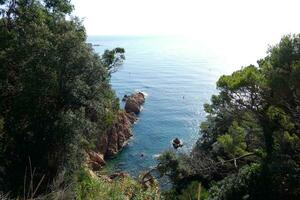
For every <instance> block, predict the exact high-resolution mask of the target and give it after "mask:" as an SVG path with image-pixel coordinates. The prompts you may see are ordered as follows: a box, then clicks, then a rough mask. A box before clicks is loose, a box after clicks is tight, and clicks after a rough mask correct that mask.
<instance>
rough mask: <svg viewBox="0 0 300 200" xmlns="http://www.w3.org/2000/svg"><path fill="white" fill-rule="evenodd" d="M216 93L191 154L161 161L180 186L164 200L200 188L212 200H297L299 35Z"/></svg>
mask: <svg viewBox="0 0 300 200" xmlns="http://www.w3.org/2000/svg"><path fill="white" fill-rule="evenodd" d="M217 88H218V89H219V91H220V92H219V94H218V95H213V96H212V98H211V103H210V104H205V106H204V108H205V111H206V113H207V117H206V120H205V121H204V122H203V123H202V124H201V132H200V135H201V136H200V139H199V140H198V142H197V144H196V146H195V147H194V149H193V151H192V152H191V154H190V155H177V154H174V153H173V152H166V153H164V154H163V155H162V156H161V157H160V159H159V161H160V164H159V166H158V169H159V170H160V172H161V173H162V175H167V176H168V177H169V178H170V180H171V181H172V182H173V184H174V187H173V189H172V190H171V191H169V192H168V193H166V195H168V196H169V198H170V199H181V198H179V196H180V195H182V194H184V193H185V191H186V190H188V189H190V186H191V184H194V183H195V182H198V183H201V185H202V187H203V188H204V189H206V190H207V191H208V196H207V197H206V199H297V198H299V196H300V181H299V180H300V171H299V169H300V157H299V153H300V139H299V137H300V132H299V130H300V115H299V113H300V110H299V109H300V35H288V36H284V37H283V38H282V39H281V41H280V43H279V44H277V45H275V46H273V47H271V48H270V49H269V50H268V55H267V56H266V57H265V58H264V59H261V60H259V61H258V67H256V66H253V65H250V66H247V67H243V68H242V69H240V70H238V71H236V72H234V73H232V74H231V75H224V76H221V77H220V79H219V80H218V82H217ZM185 188H186V189H185ZM193 193H194V194H195V193H197V190H196V189H195V190H194V192H193ZM190 199H197V198H194V197H193V196H191V198H190ZM202 199H203V198H202Z"/></svg>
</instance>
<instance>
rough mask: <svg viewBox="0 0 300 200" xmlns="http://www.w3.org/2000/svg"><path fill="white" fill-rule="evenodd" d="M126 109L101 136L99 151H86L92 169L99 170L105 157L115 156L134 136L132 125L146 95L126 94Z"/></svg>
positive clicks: (139, 93) (138, 93)
mask: <svg viewBox="0 0 300 200" xmlns="http://www.w3.org/2000/svg"><path fill="white" fill-rule="evenodd" d="M124 99H125V101H126V103H125V111H120V112H119V113H118V116H117V120H116V121H115V123H114V124H113V125H112V126H111V127H110V128H109V129H108V130H107V131H106V132H105V133H104V134H102V135H101V137H100V138H99V142H98V145H97V152H94V151H88V152H87V153H86V157H87V159H86V160H87V165H88V167H89V168H90V169H92V170H94V171H97V170H100V169H101V168H102V166H103V165H105V160H104V159H105V158H109V157H112V156H115V155H116V154H117V153H118V152H119V151H121V150H122V148H123V147H124V146H125V145H126V144H127V142H128V140H129V139H130V137H131V136H132V132H131V127H132V125H133V124H134V123H135V122H136V121H137V116H136V114H138V113H139V112H140V111H141V106H142V104H143V103H144V102H145V96H144V94H143V93H141V92H137V93H134V94H132V95H130V96H126V95H125V96H124V98H123V101H124Z"/></svg>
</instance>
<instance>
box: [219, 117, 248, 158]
mask: <svg viewBox="0 0 300 200" xmlns="http://www.w3.org/2000/svg"><path fill="white" fill-rule="evenodd" d="M217 141H218V143H219V144H220V145H221V147H223V148H224V150H225V152H226V153H228V154H229V155H230V156H231V157H236V156H241V155H243V154H245V153H246V142H245V130H244V129H243V128H242V127H240V126H239V125H238V123H237V122H235V121H234V122H233V123H232V125H231V126H230V127H229V129H228V133H226V134H225V135H222V136H219V137H218V138H217Z"/></svg>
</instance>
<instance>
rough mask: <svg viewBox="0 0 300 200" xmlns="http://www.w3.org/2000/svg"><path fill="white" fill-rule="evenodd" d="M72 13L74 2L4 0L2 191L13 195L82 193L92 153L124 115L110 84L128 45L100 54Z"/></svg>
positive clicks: (0, 41)
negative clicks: (81, 175)
mask: <svg viewBox="0 0 300 200" xmlns="http://www.w3.org/2000/svg"><path fill="white" fill-rule="evenodd" d="M72 10H73V6H72V5H71V4H70V1H69V0H2V1H0V63H1V64H0V65H1V67H0V160H1V162H0V191H1V192H3V193H5V194H6V193H9V196H11V197H14V196H19V197H20V198H21V197H22V198H24V199H26V198H29V197H30V198H32V197H36V196H38V195H39V194H42V193H45V192H46V193H49V195H50V196H51V195H52V194H57V195H58V196H56V197H55V198H57V197H59V194H58V193H61V194H62V193H64V192H63V191H65V190H66V191H71V193H72V195H73V198H75V197H74V195H75V194H76V195H78V196H81V194H79V193H78V191H83V190H78V189H77V190H76V191H77V193H74V190H75V189H76V188H78V187H79V186H77V185H78V184H79V185H80V184H82V181H81V182H80V181H78V174H79V172H80V171H82V170H84V169H83V166H84V161H85V159H86V152H88V151H89V150H93V151H97V150H99V139H100V138H101V136H102V135H105V134H109V133H110V132H111V129H112V128H113V126H116V125H115V123H116V122H117V121H118V120H119V118H120V117H119V114H120V111H119V100H118V99H117V98H116V96H115V94H114V91H113V90H112V89H111V86H110V83H109V81H110V76H111V73H113V72H115V71H116V70H117V68H118V66H119V65H120V64H122V61H123V60H124V49H122V48H116V49H113V50H106V51H105V52H104V54H103V55H102V56H99V55H97V54H96V53H95V52H94V51H93V49H92V46H91V45H90V44H87V43H86V33H85V29H84V27H83V26H82V24H81V22H80V20H79V19H78V18H76V17H73V16H72V15H71V12H72ZM122 119H123V118H122ZM123 120H127V119H123ZM128 120H130V119H128ZM128 120H127V121H128ZM132 123H133V122H132ZM128 124H129V123H128ZM128 126H129V125H128ZM127 128H130V127H127ZM126 131H128V130H126ZM123 132H124V131H123ZM127 135H130V133H128V134H127ZM121 139H122V140H121ZM121 139H118V144H117V145H120V146H122V145H123V143H122V142H125V140H126V138H125V137H124V138H121ZM120 141H121V142H120ZM112 145H113V144H112ZM118 149H119V147H118ZM95 155H96V154H95ZM108 186H109V185H108ZM111 187H113V186H111ZM102 189H103V188H102ZM97 190H101V188H98V189H97ZM141 191H142V190H141ZM1 192H0V195H1V194H2V193H1ZM49 195H48V196H47V198H48V197H49V198H48V199H50V196H49ZM72 195H71V196H72ZM1 198H2V196H1Z"/></svg>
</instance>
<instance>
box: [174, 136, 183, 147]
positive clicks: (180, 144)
mask: <svg viewBox="0 0 300 200" xmlns="http://www.w3.org/2000/svg"><path fill="white" fill-rule="evenodd" d="M172 145H173V147H174V148H175V149H178V148H179V147H182V146H183V144H182V141H181V140H180V139H178V138H175V139H174V140H173V141H172Z"/></svg>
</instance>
